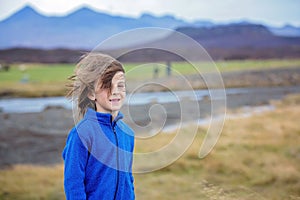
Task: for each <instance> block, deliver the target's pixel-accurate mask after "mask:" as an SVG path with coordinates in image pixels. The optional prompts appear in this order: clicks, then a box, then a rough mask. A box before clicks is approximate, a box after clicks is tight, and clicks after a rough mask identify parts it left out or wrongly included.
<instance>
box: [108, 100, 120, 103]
mask: <svg viewBox="0 0 300 200" xmlns="http://www.w3.org/2000/svg"><path fill="white" fill-rule="evenodd" d="M109 101H110V102H113V103H116V102H119V101H120V99H110V100H109Z"/></svg>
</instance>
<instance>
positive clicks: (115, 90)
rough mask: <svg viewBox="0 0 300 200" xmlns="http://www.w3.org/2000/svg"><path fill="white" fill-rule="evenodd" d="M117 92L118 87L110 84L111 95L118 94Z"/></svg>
mask: <svg viewBox="0 0 300 200" xmlns="http://www.w3.org/2000/svg"><path fill="white" fill-rule="evenodd" d="M119 93H120V91H119V88H118V87H116V86H112V88H111V94H112V95H116V94H119Z"/></svg>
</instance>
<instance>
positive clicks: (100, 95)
mask: <svg viewBox="0 0 300 200" xmlns="http://www.w3.org/2000/svg"><path fill="white" fill-rule="evenodd" d="M96 98H97V99H101V100H105V99H108V94H107V92H106V91H101V92H97V93H96Z"/></svg>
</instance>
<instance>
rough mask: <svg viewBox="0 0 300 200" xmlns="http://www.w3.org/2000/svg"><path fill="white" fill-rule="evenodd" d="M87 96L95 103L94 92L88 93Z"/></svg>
mask: <svg viewBox="0 0 300 200" xmlns="http://www.w3.org/2000/svg"><path fill="white" fill-rule="evenodd" d="M87 96H88V98H89V99H90V100H92V101H95V99H96V95H95V92H94V91H90V92H89V93H88V95H87Z"/></svg>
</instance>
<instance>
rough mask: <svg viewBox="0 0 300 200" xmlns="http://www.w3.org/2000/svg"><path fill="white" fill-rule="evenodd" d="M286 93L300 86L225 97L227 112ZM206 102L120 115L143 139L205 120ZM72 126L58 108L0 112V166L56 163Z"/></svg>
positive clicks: (134, 108)
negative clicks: (37, 110) (176, 126)
mask: <svg viewBox="0 0 300 200" xmlns="http://www.w3.org/2000/svg"><path fill="white" fill-rule="evenodd" d="M289 94H300V87H282V88H260V89H259V88H252V89H248V90H246V91H245V90H243V92H240V93H232V94H227V109H228V110H231V111H235V110H237V111H238V110H240V108H241V107H245V106H247V107H248V109H251V106H261V105H268V104H269V102H270V101H273V100H280V99H283V98H284V97H285V96H286V95H289ZM210 103H211V102H210V100H209V98H207V97H206V98H203V99H201V100H200V101H193V100H188V99H183V100H182V101H180V102H172V103H161V104H157V103H156V102H155V101H154V102H151V103H148V104H145V105H124V106H123V108H122V112H123V113H124V115H125V118H124V121H125V122H126V123H128V124H129V125H130V126H131V127H132V128H133V129H134V131H135V132H136V135H137V136H141V137H144V136H149V134H150V135H151V134H153V133H155V132H159V131H160V130H162V129H165V130H166V129H168V127H172V126H173V125H177V124H179V123H187V122H195V121H197V120H198V119H205V118H206V117H209V116H210V112H211V110H210V106H211V104H210ZM16 106H20V107H21V106H22V105H16ZM195 109H199V112H195V111H196V110H195ZM240 111H241V110H240ZM199 114H200V116H199ZM216 114H217V113H216ZM221 114H222V113H221ZM73 126H74V120H73V117H72V111H71V110H68V109H64V108H62V107H60V106H52V107H51V106H50V107H48V108H46V109H45V110H43V111H42V112H37V113H0V127H1V130H0V156H1V160H0V167H5V166H11V165H14V164H18V163H19V164H24V163H27V164H54V163H59V162H60V161H61V156H60V154H61V151H62V149H63V147H64V144H65V139H66V136H67V134H68V132H69V130H70V129H71V128H72V127H73ZM173 127H174V126H173Z"/></svg>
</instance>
